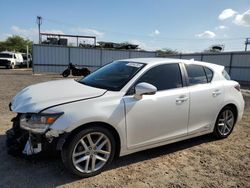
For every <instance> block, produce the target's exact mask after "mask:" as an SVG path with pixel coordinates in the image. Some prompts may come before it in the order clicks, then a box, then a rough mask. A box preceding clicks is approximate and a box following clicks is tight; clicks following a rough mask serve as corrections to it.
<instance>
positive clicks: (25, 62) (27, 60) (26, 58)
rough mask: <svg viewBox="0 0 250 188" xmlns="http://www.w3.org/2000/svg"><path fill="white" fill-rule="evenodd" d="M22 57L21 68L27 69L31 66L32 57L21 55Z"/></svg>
mask: <svg viewBox="0 0 250 188" xmlns="http://www.w3.org/2000/svg"><path fill="white" fill-rule="evenodd" d="M22 56H23V63H22V65H21V66H25V67H27V65H28V67H31V64H32V55H31V54H28V56H27V54H26V53H22Z"/></svg>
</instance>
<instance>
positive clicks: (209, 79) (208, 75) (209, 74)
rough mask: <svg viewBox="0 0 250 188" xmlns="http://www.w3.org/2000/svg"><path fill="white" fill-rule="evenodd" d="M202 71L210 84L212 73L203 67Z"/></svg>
mask: <svg viewBox="0 0 250 188" xmlns="http://www.w3.org/2000/svg"><path fill="white" fill-rule="evenodd" d="M204 70H205V72H206V75H207V81H208V82H211V81H212V78H213V71H212V70H211V69H209V68H207V67H204Z"/></svg>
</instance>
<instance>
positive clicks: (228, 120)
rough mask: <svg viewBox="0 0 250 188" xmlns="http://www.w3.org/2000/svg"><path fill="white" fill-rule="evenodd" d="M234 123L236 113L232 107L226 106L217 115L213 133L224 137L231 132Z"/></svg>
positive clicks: (218, 136)
mask: <svg viewBox="0 0 250 188" xmlns="http://www.w3.org/2000/svg"><path fill="white" fill-rule="evenodd" d="M235 123H236V114H235V111H234V109H233V108H232V107H230V106H226V107H225V108H223V109H222V110H221V111H220V113H219V115H218V117H217V120H216V123H215V127H214V131H213V134H214V135H215V136H216V137H217V138H219V139H221V138H226V137H228V136H229V135H230V134H231V133H232V131H233V128H234V125H235Z"/></svg>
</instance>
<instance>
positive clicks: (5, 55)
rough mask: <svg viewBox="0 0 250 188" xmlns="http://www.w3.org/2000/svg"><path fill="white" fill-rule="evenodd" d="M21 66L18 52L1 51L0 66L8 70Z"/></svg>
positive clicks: (21, 59) (20, 56) (20, 57)
mask: <svg viewBox="0 0 250 188" xmlns="http://www.w3.org/2000/svg"><path fill="white" fill-rule="evenodd" d="M22 64H23V56H22V54H21V53H18V52H9V51H3V52H0V66H4V67H6V68H9V69H14V68H15V67H17V66H21V65H22Z"/></svg>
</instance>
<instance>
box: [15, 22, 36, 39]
mask: <svg viewBox="0 0 250 188" xmlns="http://www.w3.org/2000/svg"><path fill="white" fill-rule="evenodd" d="M11 32H12V33H13V34H17V35H21V36H23V37H28V38H32V37H33V36H35V35H37V34H38V31H37V29H35V28H29V29H23V28H20V27H18V26H16V25H13V26H11Z"/></svg>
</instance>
